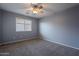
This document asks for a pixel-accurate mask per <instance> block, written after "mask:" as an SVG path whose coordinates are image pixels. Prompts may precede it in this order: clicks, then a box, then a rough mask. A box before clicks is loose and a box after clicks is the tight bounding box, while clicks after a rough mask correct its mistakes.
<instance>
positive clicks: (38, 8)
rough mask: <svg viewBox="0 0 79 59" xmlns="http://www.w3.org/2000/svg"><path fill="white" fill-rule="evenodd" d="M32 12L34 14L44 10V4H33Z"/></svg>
mask: <svg viewBox="0 0 79 59" xmlns="http://www.w3.org/2000/svg"><path fill="white" fill-rule="evenodd" d="M31 9H32V13H34V14H38V13H41V12H42V11H43V6H42V5H39V4H37V5H32V8H31Z"/></svg>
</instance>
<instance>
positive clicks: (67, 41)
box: [39, 6, 79, 48]
mask: <svg viewBox="0 0 79 59" xmlns="http://www.w3.org/2000/svg"><path fill="white" fill-rule="evenodd" d="M78 12H79V7H78V6H77V7H74V8H70V9H68V10H65V11H62V12H59V13H56V14H55V15H52V16H49V17H46V18H43V19H41V20H40V21H39V29H40V36H41V37H42V38H43V39H45V40H48V41H51V42H57V43H61V44H64V45H67V46H70V47H74V48H79V30H78V29H79V26H78V24H79V16H78V15H79V13H78Z"/></svg>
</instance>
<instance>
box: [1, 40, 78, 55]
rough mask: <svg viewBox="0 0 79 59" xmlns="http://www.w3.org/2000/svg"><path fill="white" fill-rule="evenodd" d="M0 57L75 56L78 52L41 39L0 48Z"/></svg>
mask: <svg viewBox="0 0 79 59" xmlns="http://www.w3.org/2000/svg"><path fill="white" fill-rule="evenodd" d="M0 55H1V56H4V55H6V56H72V55H73V56H77V55H79V50H76V49H72V48H69V47H65V46H62V45H59V44H55V43H51V42H48V41H45V40H41V39H33V40H28V41H23V42H18V43H14V44H8V45H3V46H0Z"/></svg>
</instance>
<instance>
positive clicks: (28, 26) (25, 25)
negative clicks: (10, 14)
mask: <svg viewBox="0 0 79 59" xmlns="http://www.w3.org/2000/svg"><path fill="white" fill-rule="evenodd" d="M16 31H32V21H31V20H27V19H23V18H20V17H17V18H16Z"/></svg>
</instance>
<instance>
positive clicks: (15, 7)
mask: <svg viewBox="0 0 79 59" xmlns="http://www.w3.org/2000/svg"><path fill="white" fill-rule="evenodd" d="M75 5H77V4H76V3H72V4H71V3H46V8H45V10H46V11H45V12H44V14H41V15H35V14H32V13H27V12H29V11H26V9H27V8H29V3H26V4H25V3H1V4H0V9H3V10H6V11H10V12H14V13H18V14H23V15H26V16H30V17H35V18H42V17H45V16H48V15H51V14H53V13H55V12H59V11H62V10H65V9H67V8H70V7H73V6H75Z"/></svg>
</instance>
